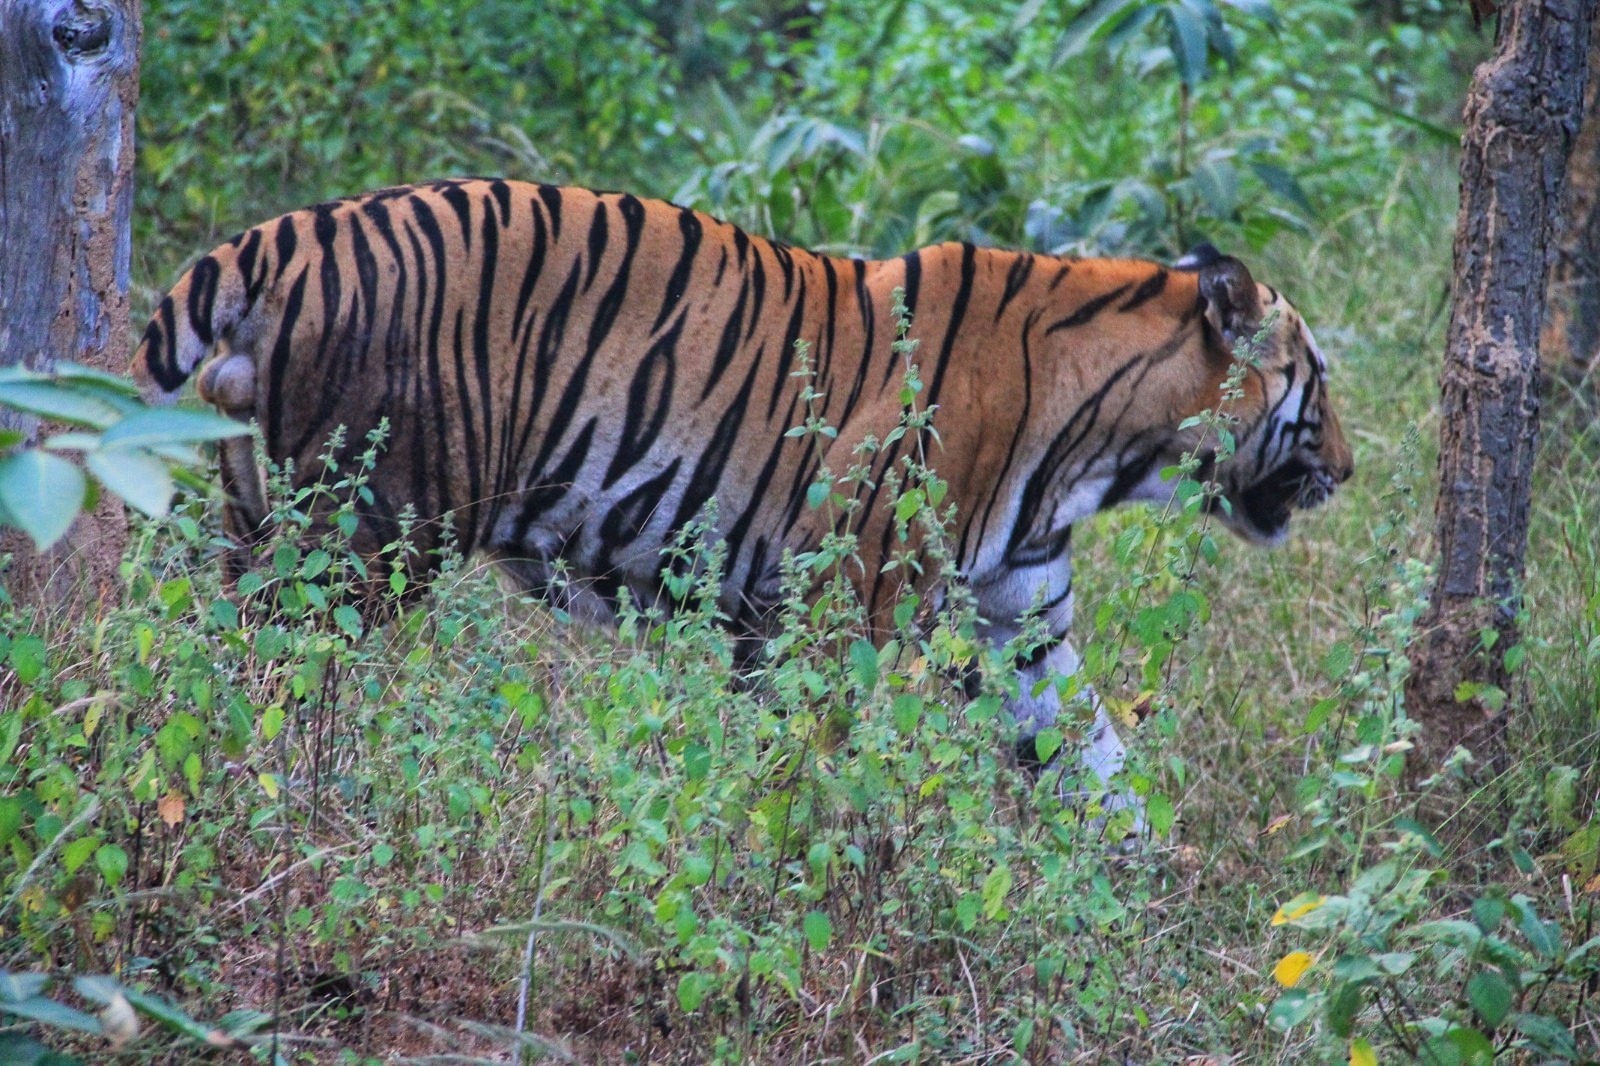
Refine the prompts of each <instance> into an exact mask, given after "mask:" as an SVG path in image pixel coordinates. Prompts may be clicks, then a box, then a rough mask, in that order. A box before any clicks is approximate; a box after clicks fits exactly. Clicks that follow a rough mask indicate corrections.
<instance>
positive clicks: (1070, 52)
mask: <svg viewBox="0 0 1600 1066" xmlns="http://www.w3.org/2000/svg"><path fill="white" fill-rule="evenodd" d="M1135 2H1136V0H1095V2H1094V3H1092V4H1090V5H1089V6H1088V7H1086V8H1084V9H1083V10H1082V11H1080V12H1079V13H1078V15H1077V17H1076V18H1074V19H1073V20H1072V21H1071V22H1069V23H1067V28H1066V31H1065V32H1064V33H1062V35H1061V39H1060V40H1059V41H1057V42H1056V54H1055V58H1054V59H1053V60H1052V61H1051V65H1052V66H1057V65H1059V64H1060V63H1061V62H1062V61H1063V60H1067V59H1070V58H1072V57H1073V56H1075V55H1078V54H1079V53H1081V52H1082V51H1083V50H1084V48H1085V46H1087V45H1088V43H1089V42H1090V41H1091V40H1093V39H1094V38H1095V37H1097V36H1098V35H1099V34H1100V33H1101V32H1102V31H1104V30H1105V28H1106V26H1107V25H1108V24H1109V23H1110V22H1111V20H1112V19H1115V18H1116V17H1117V16H1118V15H1121V14H1123V13H1124V12H1125V11H1126V10H1127V9H1128V8H1129V7H1131V6H1133V4H1134V3H1135Z"/></svg>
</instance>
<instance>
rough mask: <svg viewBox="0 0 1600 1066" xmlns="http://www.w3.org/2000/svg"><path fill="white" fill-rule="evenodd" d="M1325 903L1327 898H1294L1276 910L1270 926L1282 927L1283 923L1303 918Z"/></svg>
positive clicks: (1307, 896) (1310, 896) (1309, 896)
mask: <svg viewBox="0 0 1600 1066" xmlns="http://www.w3.org/2000/svg"><path fill="white" fill-rule="evenodd" d="M1326 902H1328V897H1327V896H1312V895H1305V896H1296V897H1295V898H1294V899H1291V900H1290V901H1289V902H1288V903H1285V904H1284V905H1283V906H1281V907H1279V908H1278V910H1277V912H1276V913H1275V914H1273V916H1272V924H1273V925H1282V924H1284V923H1285V922H1292V921H1294V920H1295V919H1296V918H1304V917H1305V916H1306V915H1308V914H1310V913H1311V912H1312V911H1314V910H1316V909H1317V908H1318V907H1320V906H1322V905H1323V904H1324V903H1326Z"/></svg>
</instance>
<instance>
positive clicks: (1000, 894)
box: [983, 866, 1011, 918]
mask: <svg viewBox="0 0 1600 1066" xmlns="http://www.w3.org/2000/svg"><path fill="white" fill-rule="evenodd" d="M1010 891H1011V868H1010V867H1009V866H996V867H995V868H994V869H993V870H991V871H990V872H989V876H988V877H986V878H984V879H983V916H984V917H985V918H994V917H995V916H997V915H998V914H999V913H1000V911H1001V908H1003V907H1004V906H1005V903H1006V893H1008V892H1010Z"/></svg>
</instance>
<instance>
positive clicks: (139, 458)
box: [84, 448, 173, 518]
mask: <svg viewBox="0 0 1600 1066" xmlns="http://www.w3.org/2000/svg"><path fill="white" fill-rule="evenodd" d="M84 465H85V466H87V467H88V468H89V473H91V474H93V475H94V476H95V477H97V478H99V479H100V484H102V485H104V486H105V487H106V488H107V489H109V490H110V491H111V492H112V493H114V494H116V495H117V496H119V497H121V498H122V500H123V502H124V503H126V504H127V505H128V506H129V507H132V508H133V509H134V510H136V511H141V512H143V513H144V514H147V515H149V516H150V517H151V518H160V517H161V516H162V515H164V514H166V513H167V509H168V508H169V507H171V506H172V492H173V485H172V475H171V474H170V473H168V472H167V464H165V463H163V462H162V461H161V460H160V459H157V458H156V457H155V456H153V455H151V454H150V453H149V452H145V451H140V450H138V449H135V448H117V449H114V450H111V451H105V450H99V451H92V452H90V453H89V454H88V455H86V456H85V457H84Z"/></svg>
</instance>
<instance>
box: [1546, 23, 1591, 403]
mask: <svg viewBox="0 0 1600 1066" xmlns="http://www.w3.org/2000/svg"><path fill="white" fill-rule="evenodd" d="M1562 197H1563V205H1562V206H1563V210H1562V229H1561V231H1560V232H1561V239H1560V242H1559V244H1558V246H1557V248H1556V263H1555V266H1554V267H1553V268H1552V269H1551V271H1550V306H1549V308H1548V313H1547V314H1546V316H1545V332H1544V336H1543V338H1542V339H1541V346H1542V349H1543V350H1542V352H1541V353H1540V354H1541V355H1543V357H1544V362H1545V365H1546V366H1548V367H1551V368H1553V369H1560V370H1563V371H1566V372H1570V373H1573V374H1574V375H1575V376H1581V375H1582V374H1584V373H1586V372H1587V371H1588V370H1589V369H1590V368H1591V367H1592V366H1594V363H1595V357H1596V356H1597V355H1600V19H1597V20H1596V21H1595V24H1594V27H1593V29H1591V30H1590V31H1589V86H1588V89H1587V90H1586V91H1585V93H1584V100H1583V127H1582V128H1581V129H1580V130H1579V132H1578V141H1577V143H1576V144H1574V145H1573V146H1572V158H1571V159H1570V160H1569V161H1568V163H1567V184H1566V190H1565V192H1564V193H1563V194H1562Z"/></svg>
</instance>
